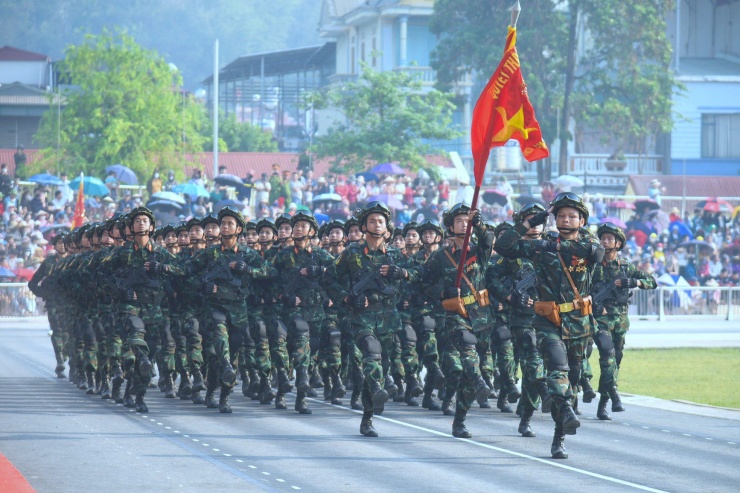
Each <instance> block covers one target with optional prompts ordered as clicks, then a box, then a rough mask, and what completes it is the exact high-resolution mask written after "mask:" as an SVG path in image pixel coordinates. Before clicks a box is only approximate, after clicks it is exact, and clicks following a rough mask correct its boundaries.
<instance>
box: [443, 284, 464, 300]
mask: <svg viewBox="0 0 740 493" xmlns="http://www.w3.org/2000/svg"><path fill="white" fill-rule="evenodd" d="M458 296H460V293H459V292H458V289H457V288H454V287H453V288H445V290H444V293H443V294H442V298H443V299H445V300H449V299H450V298H457V297H458Z"/></svg>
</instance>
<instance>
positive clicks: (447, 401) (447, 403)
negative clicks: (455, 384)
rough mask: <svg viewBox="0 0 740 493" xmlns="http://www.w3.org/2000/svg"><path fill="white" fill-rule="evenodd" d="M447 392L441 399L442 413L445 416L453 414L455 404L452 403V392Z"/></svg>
mask: <svg viewBox="0 0 740 493" xmlns="http://www.w3.org/2000/svg"><path fill="white" fill-rule="evenodd" d="M448 394H450V393H449V392H448V393H447V394H445V398H444V399H443V400H442V414H444V415H445V416H454V415H455V405H454V404H453V403H452V398H453V397H454V395H455V394H454V393H452V394H450V395H449V396H448Z"/></svg>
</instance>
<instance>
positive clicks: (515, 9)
mask: <svg viewBox="0 0 740 493" xmlns="http://www.w3.org/2000/svg"><path fill="white" fill-rule="evenodd" d="M521 11H522V7H521V5H519V0H517V2H516V3H515V4H514V5H513V6H512V7H511V27H514V28H515V27H516V23H517V21H518V20H519V13H520V12H521ZM474 157H475V156H474ZM486 164H487V163H483V164H482V166H483V168H484V169H485V167H486ZM475 175H476V177H475V178H476V179H475V190H474V191H473V201H472V202H471V203H470V209H471V210H475V208H476V207H477V206H478V195H479V194H480V187H481V185H482V181H483V173H480V176H479V174H478V173H476V174H475ZM472 234H473V222H472V221H468V228H467V230H466V231H465V239H464V240H463V246H462V254H461V256H460V263H459V264H458V265H457V277H456V278H455V287H456V288H457V289H460V281H461V280H462V274H463V268H464V267H465V262H466V260H467V259H468V246H469V245H470V236H471V235H472Z"/></svg>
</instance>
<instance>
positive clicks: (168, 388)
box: [162, 371, 176, 399]
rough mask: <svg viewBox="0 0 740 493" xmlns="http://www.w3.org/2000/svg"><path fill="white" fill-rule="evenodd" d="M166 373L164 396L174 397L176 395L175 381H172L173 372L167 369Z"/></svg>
mask: <svg viewBox="0 0 740 493" xmlns="http://www.w3.org/2000/svg"><path fill="white" fill-rule="evenodd" d="M162 373H164V396H165V397H166V398H167V399H174V398H175V397H176V393H175V383H174V382H173V381H172V373H170V372H168V371H165V372H162Z"/></svg>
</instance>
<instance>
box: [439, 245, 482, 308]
mask: <svg viewBox="0 0 740 493" xmlns="http://www.w3.org/2000/svg"><path fill="white" fill-rule="evenodd" d="M444 252H445V255H447V258H448V259H449V260H450V262H451V263H452V265H453V266H455V268H457V262H455V259H454V258H452V255H450V252H449V251H447V250H445V251H444ZM462 278H463V279H465V283H466V284H467V285H468V287H469V288H470V291H471V292H472V293H473V295H474V296H475V297H476V298H477V297H478V291H477V290H476V289H475V286H473V283H472V282H470V279H468V276H466V275H465V270H464V269H463V273H462Z"/></svg>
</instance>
